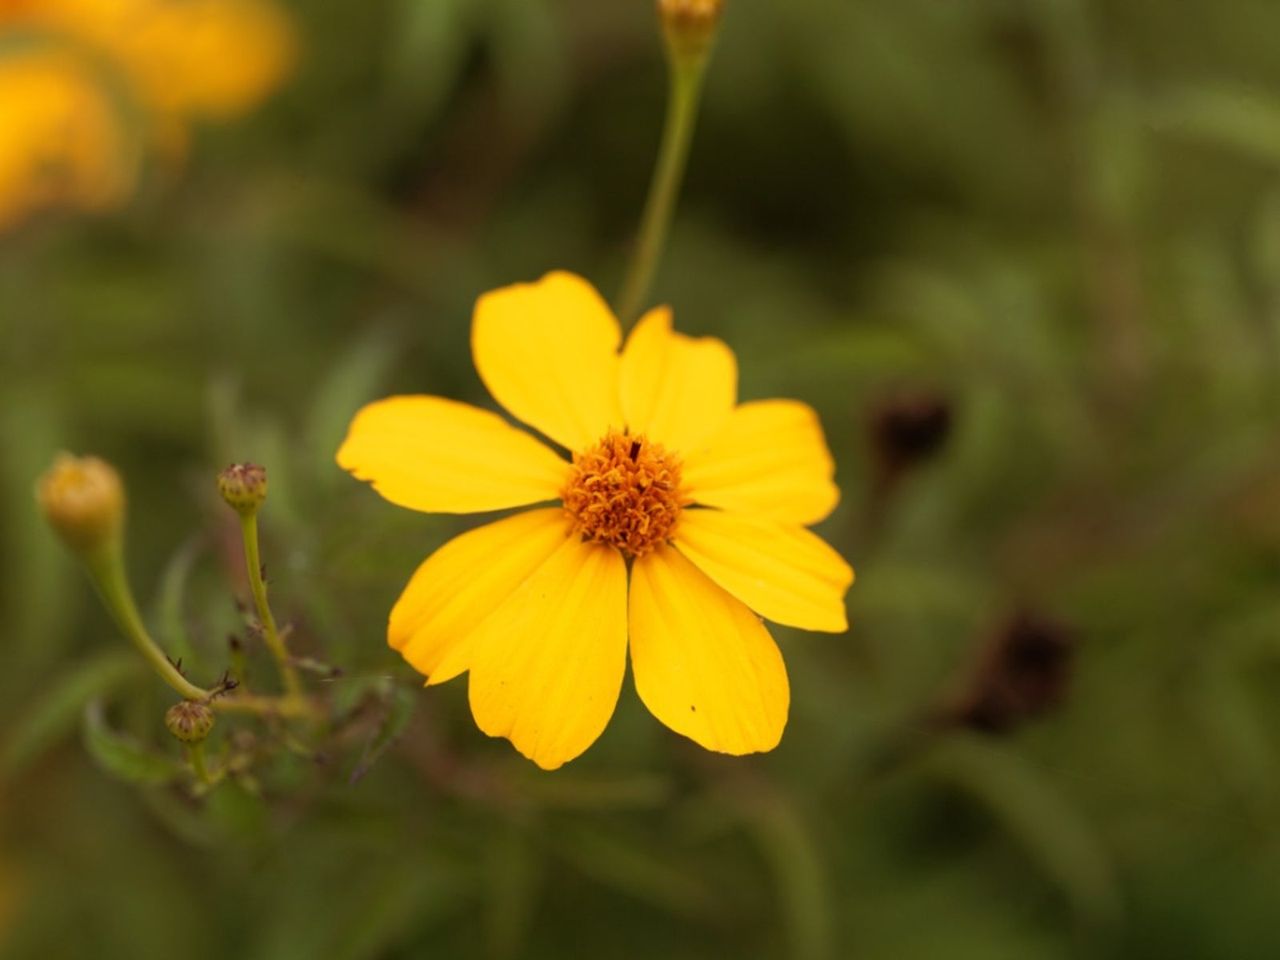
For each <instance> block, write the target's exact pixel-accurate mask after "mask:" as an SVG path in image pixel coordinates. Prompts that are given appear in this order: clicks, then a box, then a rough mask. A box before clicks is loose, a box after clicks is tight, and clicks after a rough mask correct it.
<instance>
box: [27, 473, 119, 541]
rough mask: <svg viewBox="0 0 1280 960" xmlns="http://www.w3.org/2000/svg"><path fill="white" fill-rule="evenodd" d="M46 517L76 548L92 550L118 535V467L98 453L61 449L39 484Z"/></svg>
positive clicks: (39, 494) (37, 498) (65, 539)
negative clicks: (81, 454) (74, 453)
mask: <svg viewBox="0 0 1280 960" xmlns="http://www.w3.org/2000/svg"><path fill="white" fill-rule="evenodd" d="M36 501H37V502H38V503H39V504H40V510H41V512H42V513H44V516H45V519H46V520H48V521H49V523H50V525H51V526H52V527H53V529H54V530H56V531H57V533H58V535H59V536H60V537H62V539H63V540H64V541H66V543H67V544H68V546H70V547H71V548H72V549H74V550H80V551H87V550H93V549H95V548H97V547H99V546H101V545H102V544H104V543H107V542H108V541H110V540H111V539H113V538H115V537H117V536H119V534H120V527H121V525H122V524H123V523H124V503H125V497H124V484H123V483H121V481H120V474H119V473H117V472H116V468H115V467H113V466H111V464H109V463H107V462H106V461H105V460H99V459H98V458H97V457H73V456H71V455H70V454H67V453H62V454H59V455H58V458H57V459H56V460H54V462H53V466H51V467H50V468H49V469H48V470H47V471H45V473H44V475H43V476H41V477H40V480H39V481H38V482H37V484H36Z"/></svg>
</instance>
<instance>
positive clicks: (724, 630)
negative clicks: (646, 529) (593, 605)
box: [630, 546, 791, 754]
mask: <svg viewBox="0 0 1280 960" xmlns="http://www.w3.org/2000/svg"><path fill="white" fill-rule="evenodd" d="M630 619H631V667H632V670H633V671H634V673H635V678H636V690H637V692H638V693H639V694H640V699H641V700H643V701H644V704H645V706H647V707H648V708H649V710H650V712H652V713H653V715H654V716H655V717H657V718H658V719H659V720H661V721H662V722H663V723H665V724H666V725H667V726H668V727H670V728H671V729H672V730H674V731H676V732H677V733H680V734H683V735H684V736H686V737H688V738H689V739H691V740H694V741H695V742H697V743H699V744H701V745H702V746H704V747H706V748H707V749H708V750H715V751H718V752H720V753H732V754H744V753H755V752H758V751H763V750H772V749H773V748H774V747H776V746H777V745H778V741H779V740H780V739H782V730H783V727H785V726H786V724H787V709H788V706H789V705H790V702H791V693H790V688H789V687H788V685H787V670H786V667H785V666H784V665H783V663H782V654H781V653H779V652H778V646H777V644H775V643H774V642H773V638H772V637H771V636H769V632H768V631H767V630H766V629H765V627H764V624H763V623H761V622H760V619H759V617H757V616H756V615H755V614H754V613H752V612H751V611H750V610H748V609H747V608H746V606H744V605H743V604H742V603H741V602H739V601H738V600H735V599H734V598H733V597H731V596H729V594H727V593H726V592H725V591H724V590H722V589H720V588H719V587H718V586H716V585H715V584H714V583H712V582H711V581H710V580H709V579H708V578H707V576H706V575H705V574H704V573H702V572H701V571H700V570H699V569H698V568H697V567H695V566H694V565H693V564H692V563H691V562H690V561H688V560H686V559H685V558H684V557H683V556H681V555H680V553H679V552H677V551H676V550H673V549H672V548H670V547H667V546H662V547H659V548H658V549H657V550H654V551H653V552H652V553H650V554H647V555H646V556H643V557H641V558H639V559H638V560H636V561H635V564H634V565H633V566H632V569H631V606H630Z"/></svg>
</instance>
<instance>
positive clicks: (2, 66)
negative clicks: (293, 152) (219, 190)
mask: <svg viewBox="0 0 1280 960" xmlns="http://www.w3.org/2000/svg"><path fill="white" fill-rule="evenodd" d="M0 41H8V42H9V43H10V44H11V45H12V46H13V48H14V50H15V51H16V52H13V53H0V229H3V228H4V227H6V226H9V225H11V224H12V223H14V222H15V221H17V220H19V219H21V218H22V217H23V216H25V215H27V214H29V213H31V212H33V211H34V210H37V209H39V208H42V207H58V206H65V207H77V208H81V209H86V210H98V209H102V208H106V207H112V206H116V205H118V204H120V203H122V202H123V201H125V200H126V199H127V198H128V197H129V196H130V195H131V194H132V192H133V189H134V186H135V184H136V179H137V174H138V166H139V165H138V154H140V153H141V150H140V148H139V141H144V142H145V143H146V144H148V145H149V146H150V147H152V148H153V149H155V150H157V151H159V152H160V153H161V154H162V155H164V156H165V157H167V158H168V159H171V160H172V159H177V158H180V157H181V156H182V155H183V154H184V153H185V150H186V144H187V140H188V137H189V133H188V127H189V124H190V123H191V121H193V120H197V119H206V118H207V119H214V120H222V119H227V118H230V117H234V116H236V115H238V114H241V113H243V112H245V111H247V110H249V109H250V108H252V107H253V106H255V105H256V104H257V103H258V102H259V101H261V100H262V98H263V97H264V96H265V95H266V94H268V93H269V92H270V91H271V90H273V89H274V88H275V87H277V86H278V85H279V84H280V82H281V80H282V79H283V78H284V76H285V75H286V74H287V73H288V71H289V69H290V68H291V66H292V63H293V59H294V53H295V51H294V38H293V32H292V29H291V27H290V24H289V21H288V20H287V19H286V18H285V16H284V14H283V13H282V12H281V11H280V10H279V9H278V8H276V7H275V6H273V5H271V4H270V3H269V2H268V0H0Z"/></svg>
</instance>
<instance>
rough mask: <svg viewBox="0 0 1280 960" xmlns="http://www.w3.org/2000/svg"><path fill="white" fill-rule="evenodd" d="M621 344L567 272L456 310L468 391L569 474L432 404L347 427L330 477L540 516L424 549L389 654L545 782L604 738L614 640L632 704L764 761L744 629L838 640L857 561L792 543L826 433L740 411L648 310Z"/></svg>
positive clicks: (790, 410)
mask: <svg viewBox="0 0 1280 960" xmlns="http://www.w3.org/2000/svg"><path fill="white" fill-rule="evenodd" d="M621 341H622V334H621V329H620V326H619V324H618V321H617V319H616V318H615V317H614V315H613V313H612V312H611V311H610V310H609V308H608V306H607V305H606V304H605V303H604V301H603V300H602V299H601V298H600V295H599V294H598V293H597V292H596V291H595V289H594V288H593V287H592V286H591V285H590V284H589V283H587V282H586V281H585V280H583V279H581V278H579V277H576V276H573V275H571V274H567V273H552V274H549V275H548V276H546V277H544V278H543V279H542V280H541V281H539V282H538V283H534V284H519V285H516V286H511V287H506V288H504V289H501V290H496V291H493V292H492V293H489V294H486V295H485V296H483V297H481V298H480V300H479V302H478V303H477V305H476V310H475V316H474V319H473V324H472V336H471V343H472V354H473V358H474V360H475V364H476V369H477V370H478V371H479V373H480V377H481V379H482V380H483V381H484V383H485V385H486V386H487V387H488V389H489V392H490V393H491V394H492V395H493V397H494V399H495V400H497V401H498V402H499V403H500V404H501V405H502V406H503V407H505V408H506V409H507V410H508V411H509V412H510V413H511V414H512V415H513V416H514V417H515V418H517V419H518V420H521V421H522V422H523V423H525V424H526V425H528V426H529V427H532V428H533V429H535V430H537V431H539V432H540V433H541V434H542V435H544V436H545V437H546V438H548V439H550V440H551V441H553V442H554V443H555V444H558V445H559V446H560V447H563V448H564V449H566V450H568V451H570V453H571V456H572V459H571V461H570V460H566V459H565V458H564V457H562V456H561V455H560V454H559V453H557V452H555V451H554V450H553V449H552V448H551V447H550V446H548V445H547V444H545V443H543V442H542V441H541V440H539V439H536V438H535V437H534V436H532V435H530V434H529V433H526V432H524V431H522V430H519V429H516V428H515V427H512V426H510V425H509V424H508V423H507V422H506V421H505V420H503V419H502V418H501V417H499V416H498V415H496V414H493V413H489V412H487V411H484V410H481V409H478V408H476V407H472V406H469V405H467V404H462V403H457V402H455V401H452V400H447V399H444V398H442V397H432V396H400V397H392V398H389V399H386V400H382V401H379V402H376V403H373V404H370V405H369V406H367V407H365V408H364V409H363V410H361V411H360V412H359V413H358V414H357V415H356V417H355V419H354V420H353V421H352V424H351V427H350V430H349V433H348V435H347V438H346V440H345V442H344V443H343V444H342V446H341V448H340V449H339V451H338V455H337V460H338V464H339V465H340V466H342V467H343V468H344V469H346V470H348V471H350V472H351V473H352V474H353V475H354V476H356V477H357V478H359V479H361V480H368V481H371V482H372V483H373V486H374V489H376V490H377V491H378V492H379V493H380V494H382V496H383V497H385V498H386V499H388V500H390V501H391V502H392V503H395V504H398V505H400V506H403V507H408V508H410V509H413V510H422V511H427V512H439V513H473V512H483V511H490V510H503V509H507V508H510V507H521V506H530V505H533V504H542V503H554V505H552V506H545V507H539V508H537V509H532V510H528V511H526V512H523V513H518V514H516V515H514V516H510V517H508V518H506V519H502V520H498V521H496V522H493V523H490V524H487V525H485V526H482V527H479V528H477V529H475V530H472V531H470V532H468V533H465V534H462V535H461V536H459V537H457V538H455V539H453V540H451V541H450V542H449V543H447V544H445V545H444V546H443V547H441V548H440V549H439V550H438V551H436V552H435V553H434V554H433V555H432V556H430V557H429V558H428V559H427V560H426V561H425V562H424V563H423V564H422V565H421V566H420V567H419V568H418V570H417V572H416V573H415V574H414V575H413V577H412V579H411V580H410V581H409V584H408V586H407V587H406V588H405V591H404V593H403V595H402V596H401V597H400V599H399V601H398V602H397V603H396V605H395V607H394V609H393V610H392V611H391V617H390V623H389V627H388V640H389V642H390V644H391V646H392V647H394V648H395V649H397V650H398V651H400V653H401V654H402V655H403V656H404V657H405V659H406V660H407V661H408V662H409V663H410V664H412V665H413V666H414V667H415V668H416V669H417V670H419V671H420V672H421V673H423V674H424V675H425V676H426V677H427V678H428V681H427V682H428V683H429V684H436V683H443V682H444V681H446V680H450V679H452V678H454V677H457V676H459V675H460V674H462V673H464V672H468V671H469V673H470V679H469V698H470V703H471V709H472V713H473V715H474V716H475V720H476V723H477V724H478V725H479V726H480V728H481V729H482V730H483V731H485V732H486V733H487V734H489V735H490V736H502V737H507V738H508V739H509V740H510V741H511V742H512V743H513V744H514V745H515V747H516V749H518V750H519V751H520V752H521V753H523V754H524V755H525V756H527V757H529V758H530V759H532V760H533V761H534V762H535V763H537V764H538V765H539V766H541V767H544V768H547V769H554V768H556V767H559V766H560V765H561V764H563V763H565V762H566V761H568V760H572V759H573V758H574V757H576V756H578V755H579V754H581V753H582V752H583V751H584V750H586V749H587V747H589V746H590V745H591V744H592V743H593V742H594V741H595V740H596V738H597V737H599V736H600V734H601V732H603V730H604V728H605V726H606V725H607V724H608V721H609V718H610V717H611V716H612V714H613V711H614V707H615V705H616V703H617V700H618V696H619V693H620V691H621V687H622V680H623V675H624V673H625V671H626V660H627V652H628V649H629V650H630V655H631V666H632V672H633V675H634V678H635V684H636V689H637V692H638V693H639V695H640V698H641V700H642V701H643V702H644V703H645V705H646V706H647V707H648V708H649V710H650V711H651V712H652V713H653V714H654V716H656V717H657V718H658V719H659V720H661V721H662V722H663V723H665V724H666V725H667V726H668V727H670V728H671V729H673V730H675V731H676V732H678V733H681V734H683V735H685V736H687V737H689V738H691V739H692V740H694V741H696V742H697V743H699V744H701V745H702V746H704V747H706V748H707V749H709V750H715V751H720V752H724V753H730V754H746V753H752V752H757V751H764V750H770V749H772V748H773V747H774V746H776V745H777V743H778V741H779V740H780V739H781V736H782V731H783V728H784V726H785V725H786V719H787V712H788V707H789V704H790V692H789V686H788V682H787V674H786V669H785V667H784V665H783V662H782V656H781V654H780V653H779V651H778V647H777V645H776V644H775V643H774V641H773V638H772V637H771V636H770V635H769V632H768V631H767V630H766V628H765V626H764V624H763V623H762V622H761V619H760V618H761V617H765V618H767V619H769V620H772V621H774V622H777V623H782V624H787V625H790V626H795V627H800V628H803V629H808V630H823V631H830V632H843V631H844V630H846V629H847V623H846V619H845V609H844V594H845V592H846V591H847V589H848V588H849V586H850V584H851V583H852V582H853V570H852V569H851V568H850V567H849V565H848V564H847V563H845V561H844V560H843V559H842V558H841V557H840V555H839V554H837V553H836V552H835V551H834V550H833V549H831V547H829V546H828V545H827V544H826V543H825V542H823V541H822V540H821V539H819V538H818V537H817V536H815V535H814V534H813V533H811V532H810V531H809V530H807V529H806V527H808V526H809V525H811V524H814V523H817V522H818V521H820V520H822V519H823V518H824V517H826V516H827V515H828V514H829V513H830V512H831V510H832V509H833V508H834V507H835V505H836V502H837V500H838V498H839V491H838V490H837V488H836V486H835V484H834V482H833V480H832V476H833V473H834V464H833V461H832V459H831V455H830V453H829V452H828V450H827V445H826V441H825V439H824V437H823V434H822V428H821V426H820V425H819V423H818V418H817V416H816V414H815V413H814V412H813V410H812V409H811V408H809V407H808V406H806V405H804V404H802V403H797V402H795V401H791V400H763V401H756V402H751V403H744V404H738V403H737V361H736V359H735V358H734V355H733V353H732V351H730V350H729V348H728V347H727V346H725V344H724V343H722V342H721V341H719V340H715V339H710V338H705V339H692V338H689V337H686V336H683V335H681V334H678V333H676V332H674V331H673V329H672V319H671V312H670V311H669V310H668V309H666V308H659V309H656V310H653V311H651V312H650V313H648V314H646V315H645V316H644V317H643V318H641V320H640V322H639V323H638V324H637V325H636V327H635V329H634V330H633V331H632V333H631V335H630V336H629V337H628V338H627V341H626V345H625V347H622V349H621V351H619V347H620V346H621ZM628 579H629V580H630V583H629V584H628Z"/></svg>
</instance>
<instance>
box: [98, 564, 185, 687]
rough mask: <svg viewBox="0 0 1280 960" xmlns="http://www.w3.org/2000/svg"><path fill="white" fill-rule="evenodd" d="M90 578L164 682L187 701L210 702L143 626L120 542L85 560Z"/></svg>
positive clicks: (139, 650)
mask: <svg viewBox="0 0 1280 960" xmlns="http://www.w3.org/2000/svg"><path fill="white" fill-rule="evenodd" d="M85 566H86V567H87V569H88V571H89V577H90V579H92V580H93V585H94V586H95V587H96V588H97V590H98V595H99V596H100V597H102V602H103V604H104V605H105V606H106V608H107V610H108V612H110V614H111V616H112V618H113V619H114V620H115V621H116V624H117V625H118V626H119V627H120V630H121V632H122V633H124V635H125V636H126V637H128V638H129V640H130V641H132V643H133V645H134V647H136V648H137V650H138V652H139V653H141V654H142V656H143V658H144V659H145V660H146V661H147V663H149V664H150V665H151V668H152V669H153V670H155V672H156V673H158V674H159V675H160V679H161V680H163V681H164V682H165V683H167V684H168V685H169V686H170V687H172V688H173V689H174V690H176V691H177V692H178V693H179V694H180V695H181V696H182V697H184V698H185V699H187V700H207V699H208V698H209V695H210V691H208V690H205V689H203V688H201V687H197V686H196V685H195V684H193V683H191V681H189V680H188V679H187V678H186V677H184V676H183V675H182V674H181V673H180V672H179V671H178V668H177V667H175V666H174V665H173V664H172V663H171V662H170V661H169V658H168V657H166V656H165V655H164V651H163V650H161V649H160V647H159V646H157V645H156V642H155V641H154V640H152V639H151V635H150V634H149V633H148V632H147V628H146V625H145V624H144V623H143V622H142V615H141V614H140V613H138V605H137V603H136V602H135V601H134V599H133V591H132V590H130V589H129V579H128V577H127V576H126V575H125V570H124V551H123V549H122V547H121V545H120V541H119V540H118V539H116V540H112V541H110V542H109V543H106V544H103V545H102V546H101V547H99V548H98V549H97V550H94V551H92V552H91V553H89V554H87V555H86V556H85Z"/></svg>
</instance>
